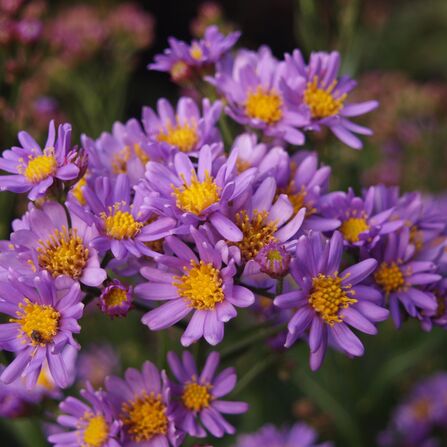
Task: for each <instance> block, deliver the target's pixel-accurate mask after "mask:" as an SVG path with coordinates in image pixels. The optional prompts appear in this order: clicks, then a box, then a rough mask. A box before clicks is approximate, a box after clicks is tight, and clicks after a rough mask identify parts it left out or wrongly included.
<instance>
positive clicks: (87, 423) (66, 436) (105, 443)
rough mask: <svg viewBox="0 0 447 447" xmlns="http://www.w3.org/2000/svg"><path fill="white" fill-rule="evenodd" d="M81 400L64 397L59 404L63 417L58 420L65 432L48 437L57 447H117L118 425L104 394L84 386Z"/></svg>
mask: <svg viewBox="0 0 447 447" xmlns="http://www.w3.org/2000/svg"><path fill="white" fill-rule="evenodd" d="M80 394H81V396H82V398H83V400H80V399H77V398H75V397H71V396H70V397H67V398H66V399H65V400H64V401H62V402H61V403H60V404H59V408H60V410H61V411H62V412H63V413H64V414H62V415H61V416H59V417H58V418H57V422H58V424H59V425H60V426H61V427H63V428H64V429H65V430H66V429H68V430H69V431H63V432H61V433H55V434H52V435H50V436H49V437H48V441H49V442H50V443H51V444H54V445H55V446H57V447H72V446H75V445H76V446H77V445H80V446H82V447H120V446H121V445H122V444H121V442H120V430H121V422H120V421H118V420H117V419H115V417H114V415H113V411H112V408H111V406H110V404H109V403H108V402H107V399H106V396H105V393H104V392H103V391H95V390H94V389H93V387H92V386H91V384H90V383H89V382H87V384H86V387H85V389H82V390H81V392H80Z"/></svg>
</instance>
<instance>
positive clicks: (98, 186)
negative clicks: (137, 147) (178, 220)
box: [67, 174, 175, 259]
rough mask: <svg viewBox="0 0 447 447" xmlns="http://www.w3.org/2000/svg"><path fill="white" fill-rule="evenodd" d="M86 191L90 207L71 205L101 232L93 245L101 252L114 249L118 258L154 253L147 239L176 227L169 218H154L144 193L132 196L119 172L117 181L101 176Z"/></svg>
mask: <svg viewBox="0 0 447 447" xmlns="http://www.w3.org/2000/svg"><path fill="white" fill-rule="evenodd" d="M83 194H84V197H85V200H86V203H87V206H88V209H85V208H83V207H82V206H81V205H80V204H79V203H75V202H74V201H73V202H68V203H67V206H69V207H70V209H71V210H72V211H73V213H74V214H77V215H78V216H79V217H80V218H81V219H83V220H84V221H85V222H86V223H87V224H88V225H93V224H94V225H95V226H96V228H97V230H98V232H99V235H98V236H97V237H95V238H93V240H92V241H91V245H92V246H93V247H95V248H96V249H97V250H98V251H99V252H100V253H101V254H102V253H105V252H107V250H112V253H113V255H114V256H115V257H116V258H117V259H123V258H124V257H125V256H126V255H127V254H131V255H133V256H136V257H140V256H142V255H147V256H152V255H153V254H154V252H153V251H152V250H151V249H149V248H148V247H147V245H146V244H145V242H149V241H154V240H158V239H161V238H163V237H164V236H165V235H167V234H170V233H171V230H172V228H173V227H174V226H175V220H174V219H171V218H169V217H160V218H158V219H157V218H156V220H153V219H150V217H151V216H150V212H148V211H147V210H144V209H143V208H142V205H143V197H142V195H141V194H138V193H137V194H135V195H134V197H132V190H131V187H130V182H129V177H128V176H127V175H126V174H119V175H118V176H117V178H116V181H115V183H114V184H112V182H111V179H110V178H108V177H98V178H97V179H95V182H94V185H90V184H87V185H86V186H85V187H84V190H83Z"/></svg>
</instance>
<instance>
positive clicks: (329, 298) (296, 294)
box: [274, 232, 388, 370]
mask: <svg viewBox="0 0 447 447" xmlns="http://www.w3.org/2000/svg"><path fill="white" fill-rule="evenodd" d="M342 255H343V239H342V236H341V234H340V233H339V232H335V233H334V234H333V236H332V237H331V239H330V240H325V239H324V238H323V236H322V235H321V234H319V233H311V234H310V235H309V236H302V237H301V238H300V239H299V240H298V243H297V245H296V253H295V256H296V257H295V258H294V260H293V261H292V264H291V274H292V276H293V279H294V280H295V281H296V283H297V285H298V287H299V288H298V289H295V290H292V291H291V292H287V293H284V294H282V295H279V296H277V297H276V298H275V300H274V303H275V305H277V306H279V307H280V308H284V309H297V310H296V312H295V313H294V315H293V317H292V318H291V320H290V321H289V324H288V331H289V333H288V336H287V340H286V343H285V346H286V347H290V346H291V345H292V344H293V343H294V342H295V341H296V340H297V339H298V338H300V337H303V336H304V335H305V334H306V333H308V336H309V347H310V351H311V353H310V365H311V368H312V369H313V370H315V369H318V368H319V367H320V366H321V364H322V362H323V359H324V355H325V352H326V347H327V343H328V341H329V340H330V341H331V342H332V343H333V344H334V345H335V346H336V347H337V348H339V349H340V350H341V351H342V352H344V353H346V354H347V355H350V356H354V357H358V356H361V355H363V352H364V348H363V344H362V342H361V341H360V339H359V338H358V337H357V335H355V334H354V333H353V332H352V330H351V328H350V327H349V326H351V327H352V328H354V329H357V330H359V331H361V332H364V333H367V334H371V335H374V334H376V333H377V329H376V327H375V325H374V323H376V322H378V321H383V320H385V319H386V318H387V317H388V311H387V310H386V309H384V308H383V307H381V306H380V305H379V304H378V303H380V301H381V294H380V293H379V292H378V291H377V290H375V289H374V288H372V287H368V286H365V285H363V284H362V282H363V280H364V279H365V278H367V277H368V276H369V275H370V274H371V273H372V272H373V271H374V270H375V268H376V266H377V261H375V260H374V259H365V260H364V261H362V262H359V263H358V264H354V265H351V266H350V267H348V268H347V269H345V270H343V271H341V272H340V273H339V269H340V263H341V258H342Z"/></svg>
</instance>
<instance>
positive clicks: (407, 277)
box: [371, 227, 441, 327]
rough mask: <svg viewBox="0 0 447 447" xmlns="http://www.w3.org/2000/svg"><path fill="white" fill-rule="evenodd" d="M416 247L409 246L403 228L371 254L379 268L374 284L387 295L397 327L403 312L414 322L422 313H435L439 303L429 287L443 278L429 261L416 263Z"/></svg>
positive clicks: (407, 232)
mask: <svg viewBox="0 0 447 447" xmlns="http://www.w3.org/2000/svg"><path fill="white" fill-rule="evenodd" d="M414 253H415V247H414V245H413V244H411V243H410V230H409V229H408V228H407V227H403V228H402V229H401V230H400V231H399V232H398V233H391V234H389V235H388V238H387V240H386V241H385V242H384V243H383V244H380V246H377V247H376V248H375V249H374V250H373V251H372V252H371V254H372V255H373V256H374V257H375V258H376V259H377V261H378V263H379V266H378V268H377V270H376V272H375V273H374V282H375V284H376V285H377V286H378V287H379V289H380V290H381V291H382V293H383V294H384V296H385V298H386V301H387V303H388V305H389V308H390V311H391V316H392V318H393V321H394V324H395V325H396V327H400V325H401V324H402V317H403V311H405V313H407V314H408V315H410V316H411V317H413V318H420V317H421V316H422V314H421V312H429V313H430V312H436V310H437V306H438V305H437V302H436V298H435V296H434V294H433V293H431V292H429V291H428V290H427V289H426V287H427V286H430V285H435V284H436V283H437V282H438V281H439V280H440V279H441V276H440V275H438V274H437V273H435V271H436V266H435V264H434V263H433V262H430V261H417V260H414V258H413V255H414Z"/></svg>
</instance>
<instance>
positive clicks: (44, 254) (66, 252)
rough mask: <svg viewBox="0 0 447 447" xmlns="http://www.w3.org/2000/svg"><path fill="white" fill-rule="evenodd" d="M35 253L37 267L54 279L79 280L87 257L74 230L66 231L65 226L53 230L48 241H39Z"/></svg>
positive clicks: (87, 251) (86, 251)
mask: <svg viewBox="0 0 447 447" xmlns="http://www.w3.org/2000/svg"><path fill="white" fill-rule="evenodd" d="M37 252H38V254H39V256H38V260H39V266H40V267H41V268H43V269H45V270H48V272H50V273H51V275H52V276H53V277H54V278H55V277H57V276H59V275H67V276H70V277H71V278H73V279H78V278H80V277H81V275H82V272H83V270H84V267H85V265H86V264H87V261H88V255H89V250H88V248H87V247H85V246H84V244H83V242H82V239H81V238H80V237H79V236H78V233H77V230H76V228H70V229H67V227H65V226H63V227H62V229H61V230H59V229H56V230H54V232H53V234H52V235H51V236H50V237H49V238H48V240H46V241H42V240H40V241H39V247H38V248H37Z"/></svg>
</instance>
